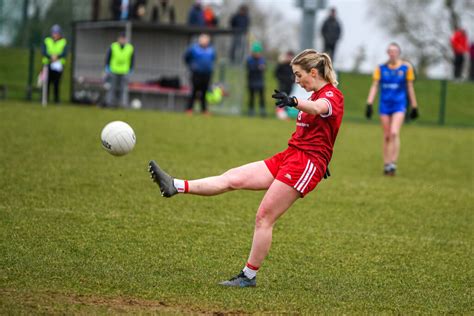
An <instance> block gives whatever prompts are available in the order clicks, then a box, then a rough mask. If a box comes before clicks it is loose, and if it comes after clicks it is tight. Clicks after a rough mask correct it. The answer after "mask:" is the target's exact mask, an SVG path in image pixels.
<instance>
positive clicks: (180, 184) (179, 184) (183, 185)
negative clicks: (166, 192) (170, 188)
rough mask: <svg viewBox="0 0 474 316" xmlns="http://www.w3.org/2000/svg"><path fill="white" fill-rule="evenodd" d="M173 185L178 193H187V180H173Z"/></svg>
mask: <svg viewBox="0 0 474 316" xmlns="http://www.w3.org/2000/svg"><path fill="white" fill-rule="evenodd" d="M173 184H174V187H175V188H176V190H178V193H188V191H189V185H188V180H180V179H174V180H173Z"/></svg>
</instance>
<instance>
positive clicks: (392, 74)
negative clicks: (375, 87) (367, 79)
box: [373, 62, 415, 107]
mask: <svg viewBox="0 0 474 316" xmlns="http://www.w3.org/2000/svg"><path fill="white" fill-rule="evenodd" d="M373 80H376V81H379V85H380V106H381V107H383V106H388V107H406V106H407V99H408V91H407V82H408V81H413V80H415V73H414V71H413V67H412V66H411V65H410V64H409V63H407V62H402V63H401V64H400V65H397V66H395V67H391V66H389V65H388V64H382V65H379V66H378V67H377V68H376V69H375V71H374V74H373Z"/></svg>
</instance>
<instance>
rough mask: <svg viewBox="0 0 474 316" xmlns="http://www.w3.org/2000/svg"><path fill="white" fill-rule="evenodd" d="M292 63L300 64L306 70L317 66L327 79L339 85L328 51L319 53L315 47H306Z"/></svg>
mask: <svg viewBox="0 0 474 316" xmlns="http://www.w3.org/2000/svg"><path fill="white" fill-rule="evenodd" d="M291 65H298V66H300V67H301V69H303V70H304V71H306V72H310V71H311V69H313V68H315V69H316V70H317V71H318V73H319V75H320V76H321V77H322V78H323V79H324V80H325V81H327V82H330V83H332V84H333V85H334V86H337V85H338V82H337V80H336V73H335V71H334V69H333V68H332V62H331V57H329V55H328V54H326V53H319V52H317V51H316V50H315V49H305V50H304V51H302V52H301V53H299V54H298V55H296V56H295V58H293V59H292V60H291Z"/></svg>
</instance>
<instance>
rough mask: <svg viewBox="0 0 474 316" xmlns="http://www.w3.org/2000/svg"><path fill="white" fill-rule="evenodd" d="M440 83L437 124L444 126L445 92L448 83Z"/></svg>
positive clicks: (442, 81) (445, 81)
mask: <svg viewBox="0 0 474 316" xmlns="http://www.w3.org/2000/svg"><path fill="white" fill-rule="evenodd" d="M440 83H441V90H440V95H439V118H438V124H439V125H444V122H445V116H446V92H447V86H448V81H447V80H446V79H443V80H441V81H440Z"/></svg>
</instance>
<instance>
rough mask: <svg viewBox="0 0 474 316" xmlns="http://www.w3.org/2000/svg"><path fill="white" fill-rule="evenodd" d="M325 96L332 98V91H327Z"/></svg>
mask: <svg viewBox="0 0 474 316" xmlns="http://www.w3.org/2000/svg"><path fill="white" fill-rule="evenodd" d="M326 96H327V97H333V96H334V93H332V91H328V92H326Z"/></svg>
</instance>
